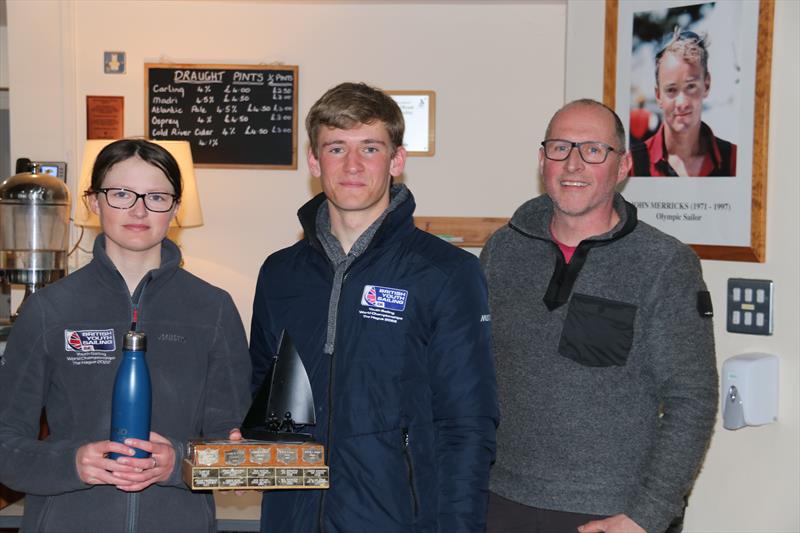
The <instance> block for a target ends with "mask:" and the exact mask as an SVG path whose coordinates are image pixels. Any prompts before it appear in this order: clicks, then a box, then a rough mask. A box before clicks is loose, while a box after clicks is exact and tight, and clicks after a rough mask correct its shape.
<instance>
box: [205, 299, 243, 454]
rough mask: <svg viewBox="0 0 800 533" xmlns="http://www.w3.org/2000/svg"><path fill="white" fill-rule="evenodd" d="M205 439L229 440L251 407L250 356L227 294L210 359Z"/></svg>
mask: <svg viewBox="0 0 800 533" xmlns="http://www.w3.org/2000/svg"><path fill="white" fill-rule="evenodd" d="M208 364H209V368H208V375H207V378H206V387H207V388H206V394H205V406H204V413H203V436H204V437H207V438H215V439H218V438H228V433H229V432H230V430H231V429H233V428H238V427H240V426H241V423H242V420H243V419H244V415H245V414H246V413H247V408H248V407H250V377H251V376H250V374H251V368H250V352H249V350H248V348H247V337H246V336H245V332H244V326H243V325H242V319H241V318H240V317H239V312H238V311H237V310H236V307H235V306H234V304H233V300H231V297H230V296H229V295H228V293H224V296H223V298H222V302H221V305H220V310H219V318H218V322H217V329H216V336H215V338H214V342H213V345H212V346H211V351H210V354H209V358H208Z"/></svg>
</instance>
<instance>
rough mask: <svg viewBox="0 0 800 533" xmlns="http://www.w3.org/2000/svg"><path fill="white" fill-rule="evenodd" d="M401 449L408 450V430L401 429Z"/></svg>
mask: <svg viewBox="0 0 800 533" xmlns="http://www.w3.org/2000/svg"><path fill="white" fill-rule="evenodd" d="M403 448H408V428H403Z"/></svg>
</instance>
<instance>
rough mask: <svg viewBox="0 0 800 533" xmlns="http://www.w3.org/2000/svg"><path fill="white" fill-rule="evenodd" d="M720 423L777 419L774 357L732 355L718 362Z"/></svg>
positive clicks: (759, 422) (729, 426) (735, 426)
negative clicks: (720, 385) (720, 380)
mask: <svg viewBox="0 0 800 533" xmlns="http://www.w3.org/2000/svg"><path fill="white" fill-rule="evenodd" d="M721 377H722V426H723V427H724V428H725V429H739V428H742V427H744V426H760V425H762V424H768V423H770V422H775V421H776V420H778V357H777V356H775V355H769V354H764V353H748V354H742V355H736V356H734V357H730V358H728V359H726V360H725V362H724V363H723V364H722V376H721Z"/></svg>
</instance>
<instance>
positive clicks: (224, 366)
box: [159, 292, 250, 487]
mask: <svg viewBox="0 0 800 533" xmlns="http://www.w3.org/2000/svg"><path fill="white" fill-rule="evenodd" d="M249 383H250V358H249V356H248V352H247V338H246V337H245V333H244V326H243V325H242V319H241V318H240V317H239V312H238V311H237V310H236V306H235V305H234V303H233V300H232V299H231V297H230V295H229V294H228V293H226V292H223V296H222V298H221V302H220V306H219V311H218V314H217V323H216V324H215V327H214V340H213V341H212V343H211V348H210V350H209V354H208V372H207V375H206V392H205V403H204V406H203V422H202V424H203V425H202V436H203V437H205V438H208V439H227V438H228V434H229V433H230V430H231V429H233V428H238V427H240V426H241V423H242V420H243V419H244V415H245V414H246V412H247V408H248V407H249V406H250V393H249V389H248V386H249ZM165 437H166V438H168V439H169V440H170V442H172V446H173V448H174V449H175V466H174V467H173V470H172V474H171V475H170V477H169V479H167V480H166V481H164V482H163V483H159V485H171V486H177V487H184V486H185V485H184V483H183V480H182V472H181V466H182V463H183V459H184V457H185V456H186V449H185V447H186V443H184V442H182V441H179V440H176V439H173V438H171V437H168V436H166V435H165Z"/></svg>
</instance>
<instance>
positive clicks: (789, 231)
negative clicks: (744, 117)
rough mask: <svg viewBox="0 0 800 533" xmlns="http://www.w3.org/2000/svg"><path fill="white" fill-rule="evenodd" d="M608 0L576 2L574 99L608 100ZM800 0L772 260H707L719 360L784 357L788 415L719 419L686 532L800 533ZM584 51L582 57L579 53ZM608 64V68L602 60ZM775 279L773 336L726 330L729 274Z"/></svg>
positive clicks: (781, 121)
mask: <svg viewBox="0 0 800 533" xmlns="http://www.w3.org/2000/svg"><path fill="white" fill-rule="evenodd" d="M604 9H605V6H604V3H602V2H586V1H581V0H568V6H567V19H568V24H567V27H568V41H567V51H568V58H570V60H569V61H568V62H567V65H566V95H565V96H566V99H567V100H572V99H574V98H577V97H581V96H589V97H594V98H597V99H602V96H603V85H602V82H603V71H602V64H603V43H604V29H603V21H604V19H605V13H604ZM799 35H800V3H799V2H796V1H795V0H778V1H777V2H776V5H775V24H774V41H773V47H772V51H773V58H772V86H771V89H772V92H771V96H770V99H771V107H770V117H769V121H770V128H769V160H768V161H769V162H768V165H769V173H768V180H767V182H768V194H767V238H766V241H767V258H766V261H765V262H764V263H761V264H759V263H739V262H728V261H703V271H704V275H705V279H706V282H707V284H708V286H709V290H710V291H711V295H712V299H713V302H714V306H715V310H716V318H715V335H716V343H717V360H718V362H719V364H720V365H721V364H722V361H724V360H725V359H727V358H728V357H730V356H732V355H737V354H740V353H746V352H767V353H774V354H776V355H778V356H779V357H780V364H781V369H780V372H781V376H780V407H779V409H780V413H779V421H778V423H776V424H770V425H768V426H763V427H759V428H744V429H740V430H738V431H727V430H725V429H723V428H722V424H721V423H720V422H718V423H717V427H716V432H715V434H714V437H713V439H712V442H711V448H710V450H709V452H708V456H707V459H706V462H705V464H704V467H703V471H702V472H701V474H700V477H699V478H698V480H697V484H696V485H695V488H694V492H693V494H692V497H691V499H690V501H689V509H688V511H687V518H686V530H687V531H709V532H710V531H714V532H717V531H724V532H734V531H740V532H748V533H752V532H777V531H782V532H797V531H800V463H799V462H798V461H800V451H798V450H800V438H799V437H800V435H799V434H800V422H799V421H798V417H799V415H798V408H799V407H800V396H798V388H799V387H798V381H799V380H798V377H800V363H799V361H800V328H798V316H800V303H798V301H800V276H798V265H800V261H799V259H800V239H798V236H800V216H798V207H797V206H798V200H800V187H798V176H800V156H799V155H798V146H800V131H798V121H800V98H799V97H798V94H800V83H799V81H800V69H799V68H798V67H799V65H798V61H797V56H798V52H800V42H799V41H798V36H799ZM578 56H582V57H581V58H579V57H578ZM597 65H600V67H601V68H600V69H598V68H596V67H597ZM731 277H742V278H757V279H771V280H773V281H774V282H775V325H774V334H773V335H772V336H769V337H764V336H756V335H742V334H735V333H728V332H727V331H725V318H724V314H725V298H726V290H727V280H728V278H731Z"/></svg>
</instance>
